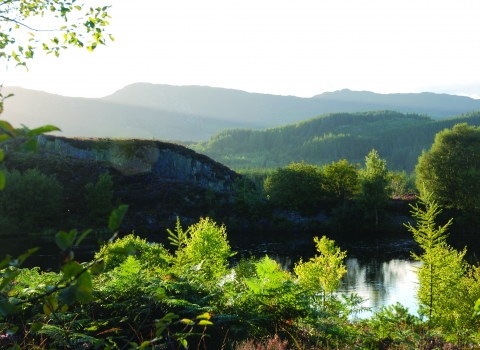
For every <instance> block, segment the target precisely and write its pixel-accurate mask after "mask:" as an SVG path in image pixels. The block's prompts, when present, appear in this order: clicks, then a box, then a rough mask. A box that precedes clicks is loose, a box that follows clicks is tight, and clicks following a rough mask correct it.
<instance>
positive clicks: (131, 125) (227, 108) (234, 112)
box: [1, 83, 480, 141]
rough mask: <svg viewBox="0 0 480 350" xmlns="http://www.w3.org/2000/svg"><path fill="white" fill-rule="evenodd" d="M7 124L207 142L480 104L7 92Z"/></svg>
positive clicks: (435, 99) (385, 98)
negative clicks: (318, 120) (335, 115)
mask: <svg viewBox="0 0 480 350" xmlns="http://www.w3.org/2000/svg"><path fill="white" fill-rule="evenodd" d="M9 93H13V94H15V96H14V97H12V98H9V99H7V100H6V101H5V105H4V108H5V111H4V113H3V114H2V116H1V118H2V119H4V120H8V121H10V122H11V123H13V124H14V125H16V126H19V125H20V124H24V125H27V126H29V127H36V126H39V125H44V124H54V125H56V126H58V127H60V128H61V129H62V133H61V134H62V135H63V136H79V137H126V138H148V139H150V138H156V139H162V140H182V141H188V140H190V141H200V140H208V139H209V138H210V137H211V136H212V135H214V134H215V133H216V132H218V131H220V130H223V129H231V128H252V129H264V128H269V127H275V126H280V125H285V124H290V123H296V122H299V121H302V120H305V119H308V118H311V117H315V116H318V115H320V114H325V113H332V112H361V111H372V110H395V111H398V112H402V113H418V114H427V115H429V116H431V117H433V118H436V119H442V118H446V117H452V116H456V115H459V114H462V113H465V112H469V111H473V110H480V100H475V99H472V98H469V97H463V96H455V95H447V94H434V93H419V94H385V95H384V94H376V93H373V92H368V91H350V90H341V91H335V92H326V93H323V94H321V95H317V96H314V97H312V98H300V97H294V96H277V95H268V94H258V93H247V92H245V91H240V90H230V89H222V88H212V87H206V86H171V85H156V84H147V83H137V84H132V85H128V86H126V87H124V88H123V89H121V90H118V91H117V92H115V93H113V94H112V95H110V96H106V97H103V98H78V97H65V96H60V95H54V94H49V93H46V92H41V91H35V90H27V89H23V88H19V87H4V88H3V90H2V94H3V95H7V94H9Z"/></svg>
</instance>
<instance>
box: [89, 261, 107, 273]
mask: <svg viewBox="0 0 480 350" xmlns="http://www.w3.org/2000/svg"><path fill="white" fill-rule="evenodd" d="M104 269H105V262H104V260H103V259H101V260H99V261H97V262H96V263H95V264H93V265H92V266H90V273H91V274H92V275H98V274H100V273H102V272H103V270H104Z"/></svg>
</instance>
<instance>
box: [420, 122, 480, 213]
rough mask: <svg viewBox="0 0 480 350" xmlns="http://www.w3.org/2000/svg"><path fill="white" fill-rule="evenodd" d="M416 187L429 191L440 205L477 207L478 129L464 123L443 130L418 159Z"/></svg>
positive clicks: (479, 177) (479, 197)
mask: <svg viewBox="0 0 480 350" xmlns="http://www.w3.org/2000/svg"><path fill="white" fill-rule="evenodd" d="M415 171H416V173H417V180H416V182H417V188H419V189H420V190H421V191H423V190H422V189H425V190H426V191H428V192H432V193H433V196H434V200H436V201H438V203H439V204H440V205H441V206H444V207H447V208H456V209H460V210H464V211H467V212H476V211H478V210H479V208H480V181H479V180H480V127H474V126H469V125H467V124H466V123H462V124H457V125H455V126H454V127H453V128H452V129H445V130H443V131H441V132H439V133H438V134H437V135H436V136H435V142H434V143H433V145H432V147H431V148H430V150H428V151H424V152H423V153H422V155H421V156H420V157H419V159H418V164H417V167H416V168H415Z"/></svg>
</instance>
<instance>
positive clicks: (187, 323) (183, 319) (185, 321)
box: [180, 318, 195, 326]
mask: <svg viewBox="0 0 480 350" xmlns="http://www.w3.org/2000/svg"><path fill="white" fill-rule="evenodd" d="M180 322H182V323H185V324H186V325H187V326H193V325H194V324H195V322H194V321H192V320H190V319H188V318H182V319H181V320H180Z"/></svg>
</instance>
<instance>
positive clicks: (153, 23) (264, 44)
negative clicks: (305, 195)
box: [0, 0, 480, 97]
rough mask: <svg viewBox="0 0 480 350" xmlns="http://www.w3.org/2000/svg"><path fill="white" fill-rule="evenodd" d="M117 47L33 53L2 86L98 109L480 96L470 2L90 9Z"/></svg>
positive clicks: (334, 0)
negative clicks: (197, 95)
mask: <svg viewBox="0 0 480 350" xmlns="http://www.w3.org/2000/svg"><path fill="white" fill-rule="evenodd" d="M87 2H88V3H94V4H102V5H105V4H111V5H113V7H112V8H111V11H110V13H111V15H112V19H111V28H110V30H109V31H110V32H111V33H112V34H113V35H114V36H115V38H116V41H115V42H113V43H109V44H108V47H100V48H99V49H97V50H96V52H95V53H93V54H92V53H89V52H87V51H86V50H85V51H82V50H79V49H70V50H68V51H65V52H63V53H62V55H61V56H60V58H55V57H53V56H45V55H44V54H43V52H40V51H39V52H38V53H37V54H36V56H35V59H34V60H33V61H30V62H29V68H30V72H28V73H27V72H25V69H23V68H22V67H20V68H12V67H10V68H9V69H8V70H7V69H5V68H4V67H3V68H2V71H1V72H2V74H1V75H0V83H3V84H4V85H16V86H22V87H26V88H31V89H37V90H44V91H48V92H53V93H57V94H62V95H70V96H85V97H101V96H105V95H109V94H111V93H113V92H114V91H116V90H118V89H120V88H122V87H124V86H125V85H128V84H131V83H135V82H151V83H157V84H172V85H208V86H215V87H224V88H233V89H240V90H246V91H249V92H261V93H271V94H278V95H295V96H302V97H310V96H313V95H316V94H320V93H322V92H324V91H334V90H339V89H344V88H348V89H351V90H369V91H374V92H379V93H392V92H421V91H433V92H446V93H454V94H465V95H470V96H477V97H478V95H480V21H479V20H478V16H479V14H480V1H478V0H450V1H441V0H435V1H427V0H400V1H397V0H363V1H359V0H314V1H308V0H296V1H282V0H275V1H269V0H255V1H251V0H239V1H237V0H235V1H231V0H218V1H216V0H215V1H202V0H193V1H183V0H173V1H164V0H135V1H131V0H104V1H100V0H95V1H94V0H92V1H88V0H87Z"/></svg>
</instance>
